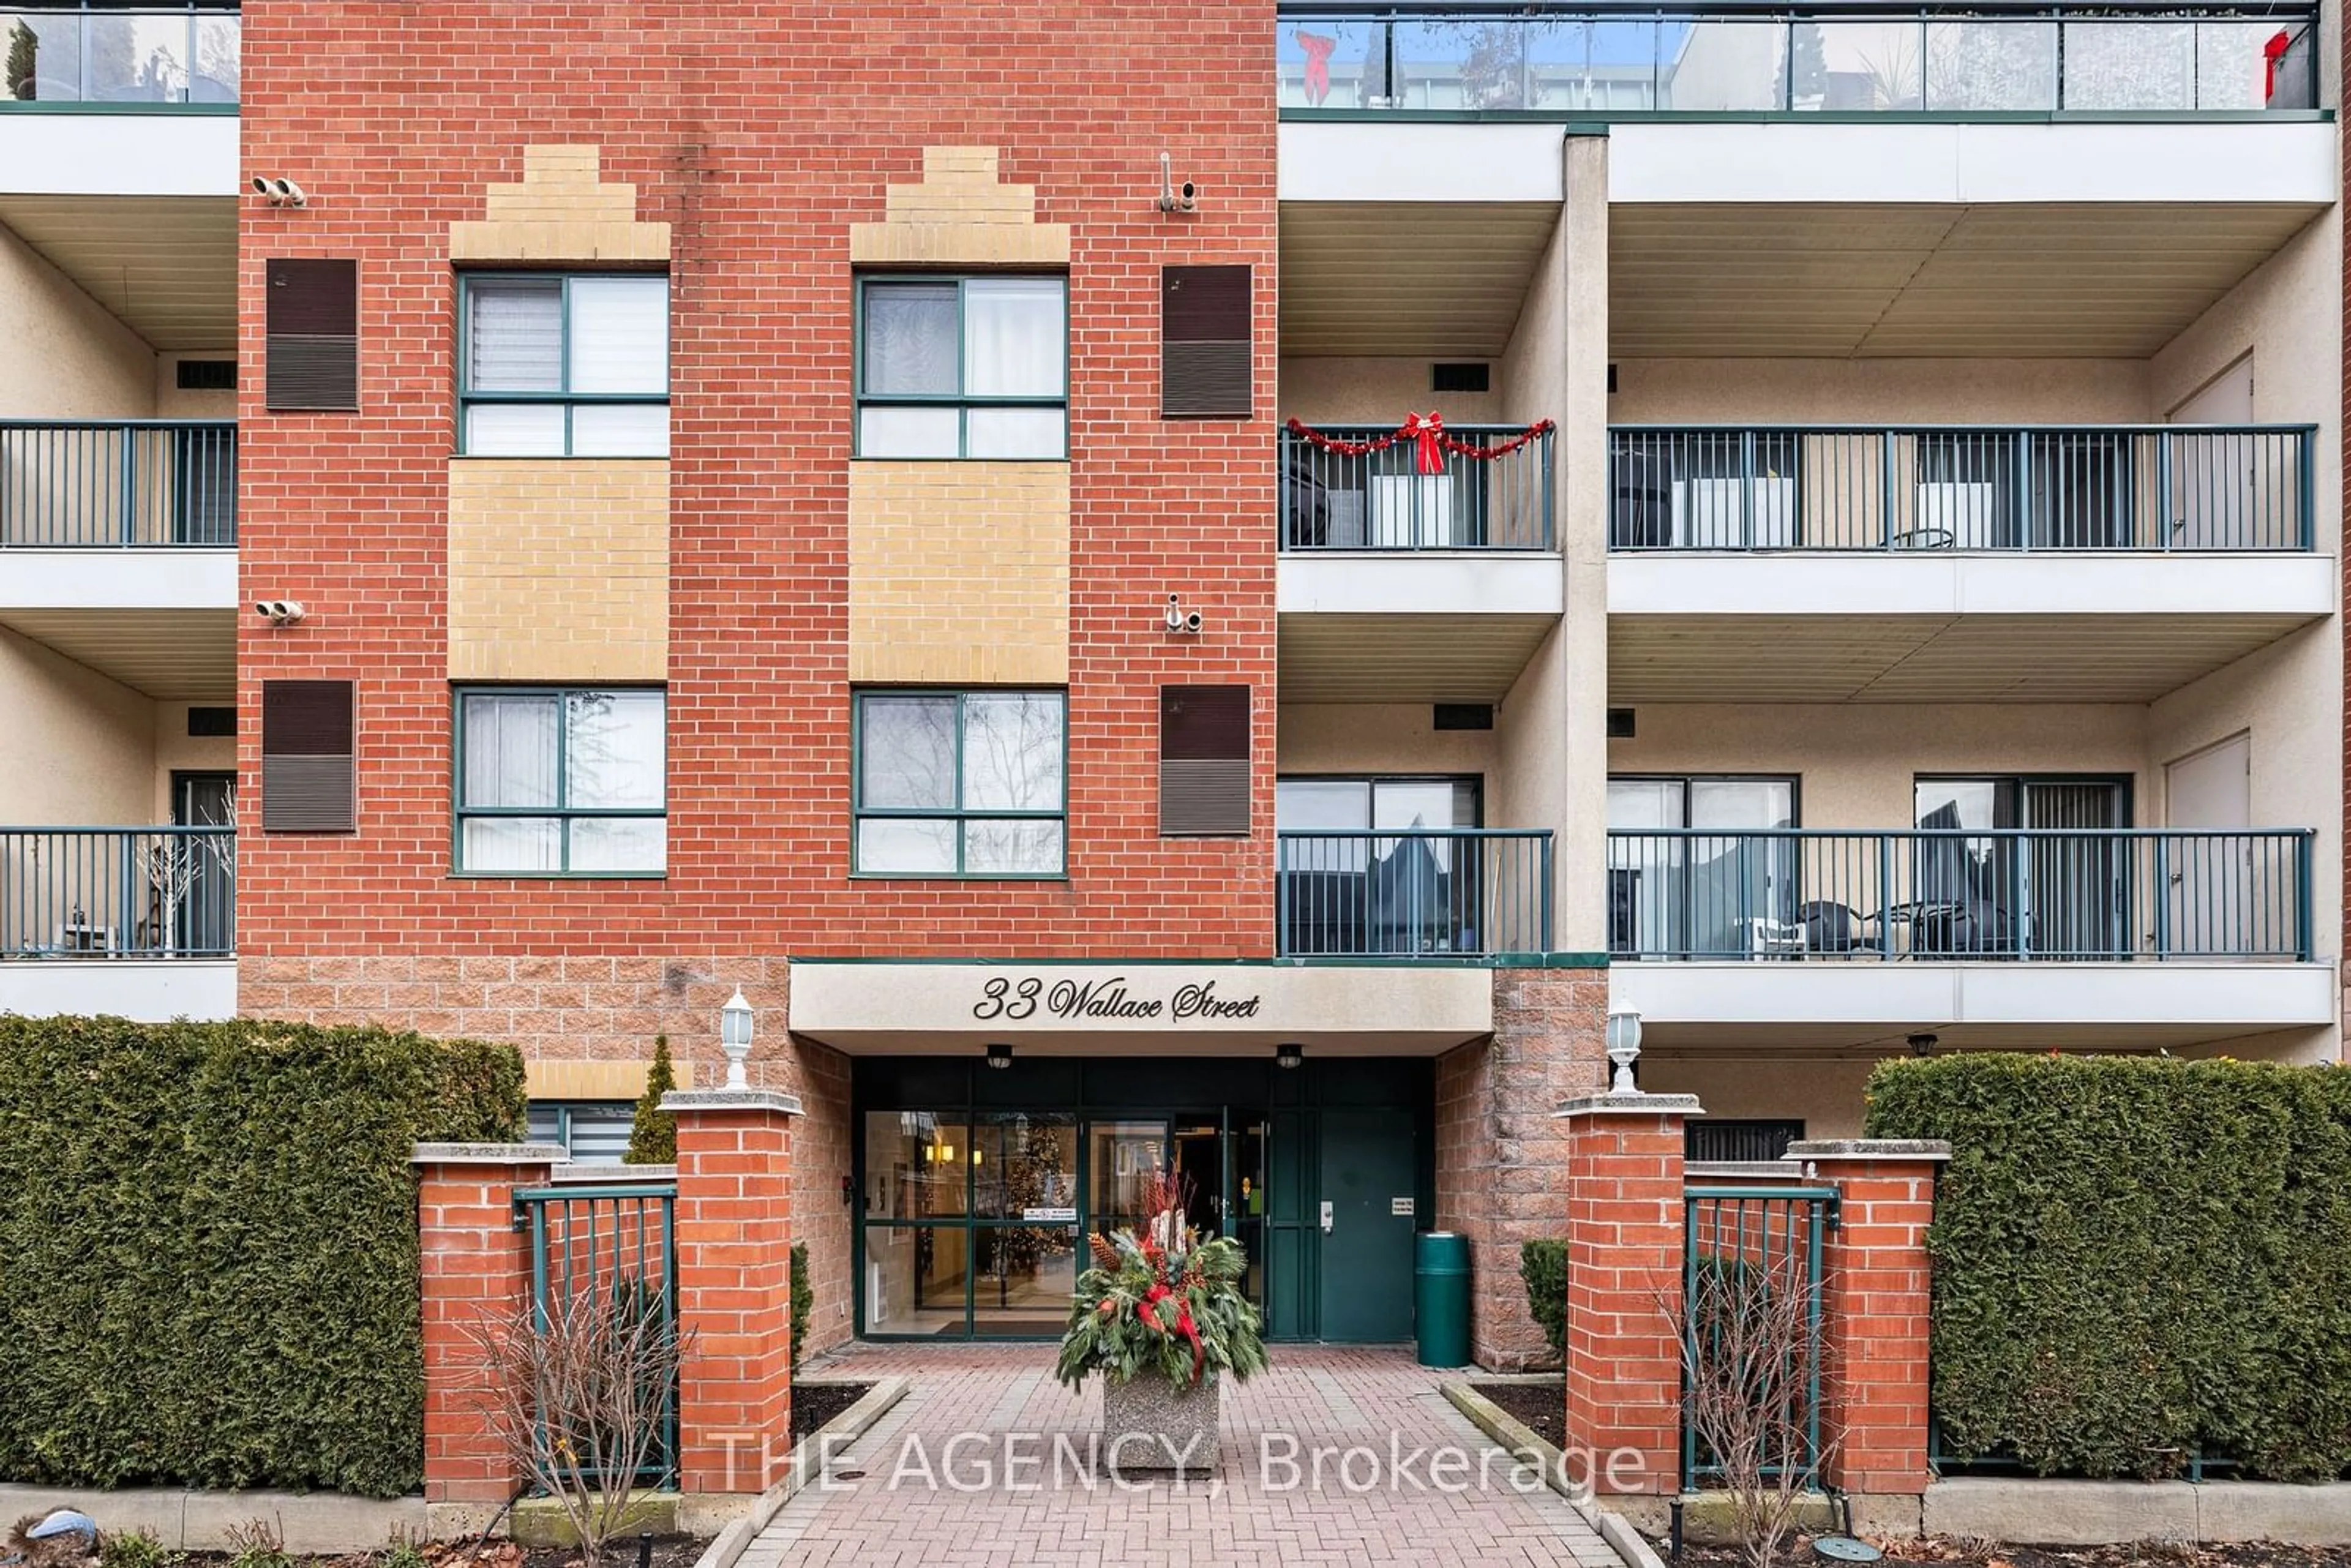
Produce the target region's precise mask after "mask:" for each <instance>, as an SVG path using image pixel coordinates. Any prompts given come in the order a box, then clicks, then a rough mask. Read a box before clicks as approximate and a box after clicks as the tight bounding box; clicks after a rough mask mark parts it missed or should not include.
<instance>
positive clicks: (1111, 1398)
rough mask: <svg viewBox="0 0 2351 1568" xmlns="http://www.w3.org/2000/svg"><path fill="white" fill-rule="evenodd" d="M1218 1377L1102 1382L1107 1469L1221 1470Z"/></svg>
mask: <svg viewBox="0 0 2351 1568" xmlns="http://www.w3.org/2000/svg"><path fill="white" fill-rule="evenodd" d="M1220 1394H1221V1390H1220V1389H1219V1388H1218V1387H1217V1375H1216V1374H1215V1373H1214V1372H1211V1373H1209V1374H1208V1375H1207V1376H1206V1377H1204V1378H1202V1379H1201V1380H1200V1381H1199V1383H1198V1384H1196V1385H1193V1384H1175V1383H1170V1382H1168V1381H1167V1380H1166V1379H1165V1378H1164V1377H1157V1376H1153V1375H1147V1374H1146V1375H1144V1376H1141V1377H1135V1378H1130V1379H1129V1380H1128V1381H1126V1382H1124V1383H1113V1382H1111V1381H1110V1380H1109V1379H1108V1378H1104V1379H1103V1380H1102V1466H1103V1468H1104V1469H1110V1470H1114V1471H1116V1472H1117V1473H1118V1474H1120V1475H1154V1474H1157V1475H1173V1474H1176V1473H1179V1472H1180V1473H1182V1474H1184V1475H1187V1476H1205V1475H1209V1474H1213V1473H1214V1472H1215V1470H1216V1468H1217V1406H1218V1402H1219V1396H1220Z"/></svg>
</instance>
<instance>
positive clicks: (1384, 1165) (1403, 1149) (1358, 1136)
mask: <svg viewBox="0 0 2351 1568" xmlns="http://www.w3.org/2000/svg"><path fill="white" fill-rule="evenodd" d="M1413 1171H1414V1163H1413V1118H1412V1113H1411V1112H1409V1111H1356V1110H1346V1111H1340V1110H1331V1111H1325V1112H1323V1113H1322V1184H1321V1186H1322V1192H1321V1195H1320V1202H1321V1206H1322V1207H1321V1210H1320V1212H1319V1213H1317V1214H1315V1215H1314V1216H1313V1218H1315V1219H1316V1220H1317V1221H1318V1222H1319V1224H1320V1226H1321V1230H1322V1337H1323V1338H1324V1339H1326V1340H1342V1341H1353V1342H1356V1343H1394V1342H1395V1341H1399V1340H1407V1339H1410V1338H1411V1337H1412V1236H1413V1229H1414V1227H1415V1224H1416V1221H1415V1219H1414V1218H1413V1212H1412V1209H1413Z"/></svg>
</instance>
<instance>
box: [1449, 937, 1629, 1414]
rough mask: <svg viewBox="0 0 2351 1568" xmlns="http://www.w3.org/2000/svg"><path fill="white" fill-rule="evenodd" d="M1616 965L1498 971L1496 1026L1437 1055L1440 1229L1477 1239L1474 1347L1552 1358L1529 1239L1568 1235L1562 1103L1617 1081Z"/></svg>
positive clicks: (1500, 1364) (1481, 1355) (1483, 1361)
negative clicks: (1522, 1258) (1524, 1250)
mask: <svg viewBox="0 0 2351 1568" xmlns="http://www.w3.org/2000/svg"><path fill="white" fill-rule="evenodd" d="M1607 1019H1608V972H1607V971H1606V970H1605V969H1497V970H1495V971H1494V1033H1493V1037H1492V1038H1491V1039H1490V1040H1484V1041H1479V1042H1477V1043H1475V1044H1470V1045H1465V1046H1461V1047H1458V1048H1457V1049H1456V1050H1453V1051H1448V1052H1447V1053H1446V1054H1445V1055H1444V1056H1442V1057H1439V1058H1438V1059H1437V1228H1440V1229H1445V1230H1458V1231H1460V1232H1462V1233H1463V1234H1464V1235H1466V1236H1468V1238H1469V1262H1470V1291H1471V1303H1470V1350H1471V1354H1473V1355H1475V1356H1476V1357H1477V1361H1478V1364H1479V1365H1480V1366H1483V1367H1487V1368H1489V1369H1490V1370H1493V1371H1499V1372H1519V1371H1523V1370H1525V1369H1527V1368H1529V1367H1532V1366H1541V1365H1546V1364H1552V1354H1551V1347H1550V1346H1549V1345H1548V1344H1546V1343H1544V1341H1543V1337H1542V1331H1541V1329H1540V1328H1538V1327H1536V1326H1535V1322H1534V1320H1533V1319H1532V1318H1531V1316H1529V1315H1528V1312H1527V1296H1526V1288H1525V1286H1524V1284H1523V1283H1522V1282H1521V1281H1520V1277H1519V1247H1520V1243H1521V1242H1525V1241H1529V1240H1532V1239H1537V1238H1540V1237H1559V1238H1564V1236H1565V1235H1566V1233H1567V1193H1566V1186H1565V1160H1566V1153H1567V1138H1566V1134H1565V1130H1564V1129H1563V1128H1562V1126H1561V1124H1559V1122H1558V1121H1557V1120H1556V1118H1555V1116H1554V1113H1555V1112H1556V1111H1557V1110H1558V1108H1559V1106H1560V1103H1562V1101H1566V1100H1571V1099H1573V1098H1574V1097H1576V1096H1577V1095H1580V1094H1591V1093H1595V1092H1599V1091H1601V1090H1603V1089H1604V1088H1605V1087H1606V1086H1607V1060H1606V1055H1605V1051H1604V1034H1605V1031H1606V1028H1607Z"/></svg>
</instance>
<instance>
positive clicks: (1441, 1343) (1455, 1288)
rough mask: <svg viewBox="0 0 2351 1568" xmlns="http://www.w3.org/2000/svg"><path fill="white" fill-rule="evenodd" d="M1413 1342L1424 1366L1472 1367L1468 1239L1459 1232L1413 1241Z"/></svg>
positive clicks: (1436, 1232) (1433, 1234)
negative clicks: (1470, 1357)
mask: <svg viewBox="0 0 2351 1568" xmlns="http://www.w3.org/2000/svg"><path fill="white" fill-rule="evenodd" d="M1412 1305H1413V1313H1412V1321H1413V1337H1414V1338H1415V1339H1416V1341H1417V1342H1418V1344H1419V1350H1420V1364H1421V1365H1423V1366H1467V1365H1468V1364H1469V1239H1468V1237H1467V1236H1464V1235H1462V1234H1461V1233H1460V1232H1459V1231H1458V1230H1424V1231H1422V1232H1421V1233H1420V1234H1419V1235H1418V1236H1416V1237H1415V1238H1413V1249H1412Z"/></svg>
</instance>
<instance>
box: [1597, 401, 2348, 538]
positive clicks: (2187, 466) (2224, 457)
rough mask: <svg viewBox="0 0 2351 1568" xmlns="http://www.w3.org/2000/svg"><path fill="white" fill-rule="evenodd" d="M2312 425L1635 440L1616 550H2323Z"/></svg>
mask: <svg viewBox="0 0 2351 1568" xmlns="http://www.w3.org/2000/svg"><path fill="white" fill-rule="evenodd" d="M2314 434H2315V427H2314V426H2311V425H2259V426H2253V425H2248V426H2216V425H2145V426H2129V425H2097V426H2078V427H2066V428H2051V427H2045V426H2044V427H2038V428H2030V429H2027V428H1991V427H1985V426H1980V425H1979V426H1950V427H1927V426H1914V425H1899V426H1896V425H1851V426H1828V425H1769V426H1740V425H1677V426H1664V425H1620V426H1616V427H1614V428H1613V429H1612V430H1610V432H1609V437H1608V442H1609V487H1610V496H1611V502H1610V505H1611V516H1610V522H1609V538H1608V545H1609V548H1610V549H1616V550H1677V549H1678V550H2023V549H2048V550H2215V551H2218V550H2307V549H2311V548H2312V542H2313V533H2312V517H2313V515H2314V511H2315V507H2314V498H2313V485H2314V479H2313V470H2312V464H2311V454H2312V441H2313V437H2314Z"/></svg>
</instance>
